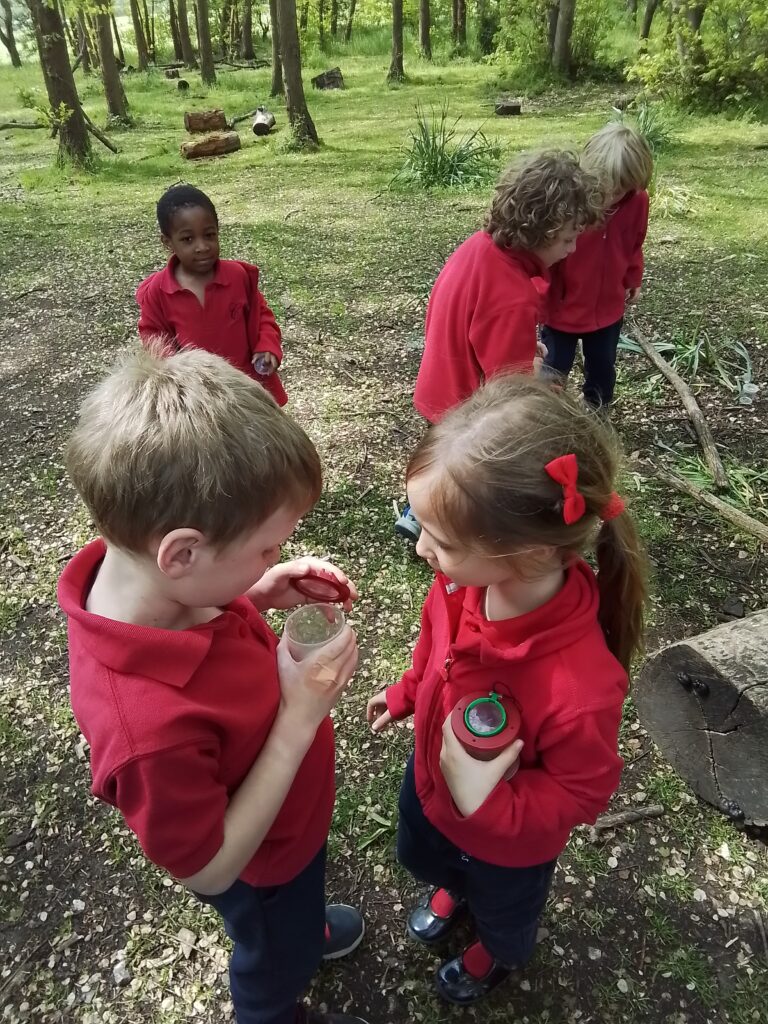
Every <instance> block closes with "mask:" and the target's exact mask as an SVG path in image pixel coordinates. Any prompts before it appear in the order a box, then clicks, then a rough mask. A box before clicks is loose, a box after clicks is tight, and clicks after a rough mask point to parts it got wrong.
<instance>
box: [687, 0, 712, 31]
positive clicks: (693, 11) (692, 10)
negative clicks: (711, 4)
mask: <svg viewBox="0 0 768 1024" xmlns="http://www.w3.org/2000/svg"><path fill="white" fill-rule="evenodd" d="M706 9H707V4H706V0H704V2H703V3H698V4H693V5H692V6H690V7H686V11H685V16H686V18H687V19H688V24H689V25H690V26H691V28H692V29H693V31H694V32H699V31H700V29H701V23H702V21H703V20H704V12H705V11H706Z"/></svg>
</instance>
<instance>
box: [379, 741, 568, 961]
mask: <svg viewBox="0 0 768 1024" xmlns="http://www.w3.org/2000/svg"><path fill="white" fill-rule="evenodd" d="M399 810H400V818H399V822H398V829H397V859H398V860H399V861H400V863H401V864H402V865H403V867H404V868H407V869H408V871H410V872H411V874H412V875H414V876H415V877H416V878H418V879H420V880H421V881H422V882H427V883H428V884H429V885H434V886H437V887H438V888H441V889H447V890H448V891H449V892H450V893H451V894H452V895H454V896H457V897H461V898H464V899H466V900H467V903H468V905H469V910H470V912H471V914H472V916H473V917H474V919H475V926H476V928H477V937H478V938H479V939H480V941H481V942H482V944H483V945H484V946H485V948H486V949H487V950H488V952H489V953H490V954H491V956H493V957H495V958H496V960H499V961H500V962H501V963H502V964H505V965H506V966H507V967H521V966H522V965H523V964H525V963H527V962H528V961H529V960H530V959H531V957H532V956H533V953H534V948H535V945H536V932H537V930H538V924H539V918H540V917H541V912H542V910H543V909H544V904H545V903H546V902H547V896H548V895H549V888H550V885H551V883H552V875H553V873H554V870H555V865H556V863H557V861H556V860H551V861H548V862H547V863H545V864H536V865H535V866H534V867H529V868H505V867H499V866H498V865H497V864H489V863H488V862H487V861H482V860H477V858H475V857H470V856H469V855H468V854H466V853H464V852H463V851H462V850H460V849H459V848H458V846H454V845H453V843H452V842H451V841H450V840H448V839H446V837H445V836H444V835H443V834H442V832H440V831H439V830H438V829H436V828H435V826H434V825H432V824H431V822H430V821H428V820H427V818H426V817H425V815H424V811H423V809H422V806H421V803H420V801H419V798H418V796H417V794H416V787H415V783H414V772H413V757H411V759H410V761H409V762H408V766H407V768H406V770H405V776H404V778H403V784H402V788H401V790H400V800H399Z"/></svg>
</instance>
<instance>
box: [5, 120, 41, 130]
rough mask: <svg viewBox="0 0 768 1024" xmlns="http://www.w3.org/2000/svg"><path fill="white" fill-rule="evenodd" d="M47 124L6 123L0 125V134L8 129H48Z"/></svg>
mask: <svg viewBox="0 0 768 1024" xmlns="http://www.w3.org/2000/svg"><path fill="white" fill-rule="evenodd" d="M47 127H48V125H47V124H29V123H28V122H26V121H6V122H5V123H4V124H0V132H4V131H5V129H6V128H33V129H34V128H47Z"/></svg>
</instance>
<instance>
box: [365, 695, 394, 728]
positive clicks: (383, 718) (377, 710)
mask: <svg viewBox="0 0 768 1024" xmlns="http://www.w3.org/2000/svg"><path fill="white" fill-rule="evenodd" d="M385 694H386V690H382V691H381V693H376V694H374V695H373V697H371V699H370V700H369V701H368V703H367V704H366V706H365V717H366V720H367V722H368V724H369V725H370V727H371V732H377V733H378V732H384V730H385V729H387V728H388V727H389V726H390V725H391V724H392V723H393V722H394V718H393V717H392V715H390V713H389V711H388V710H387V698H386V696H385Z"/></svg>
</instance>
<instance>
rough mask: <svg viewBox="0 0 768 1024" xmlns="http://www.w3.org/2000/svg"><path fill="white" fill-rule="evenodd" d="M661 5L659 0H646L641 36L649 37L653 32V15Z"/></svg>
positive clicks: (642, 37)
mask: <svg viewBox="0 0 768 1024" xmlns="http://www.w3.org/2000/svg"><path fill="white" fill-rule="evenodd" d="M658 6H659V0H646V4H645V10H644V11H643V23H642V25H641V26H640V38H641V39H647V38H648V36H649V35H650V34H651V25H652V24H653V16H654V14H655V13H656V9H657V8H658Z"/></svg>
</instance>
